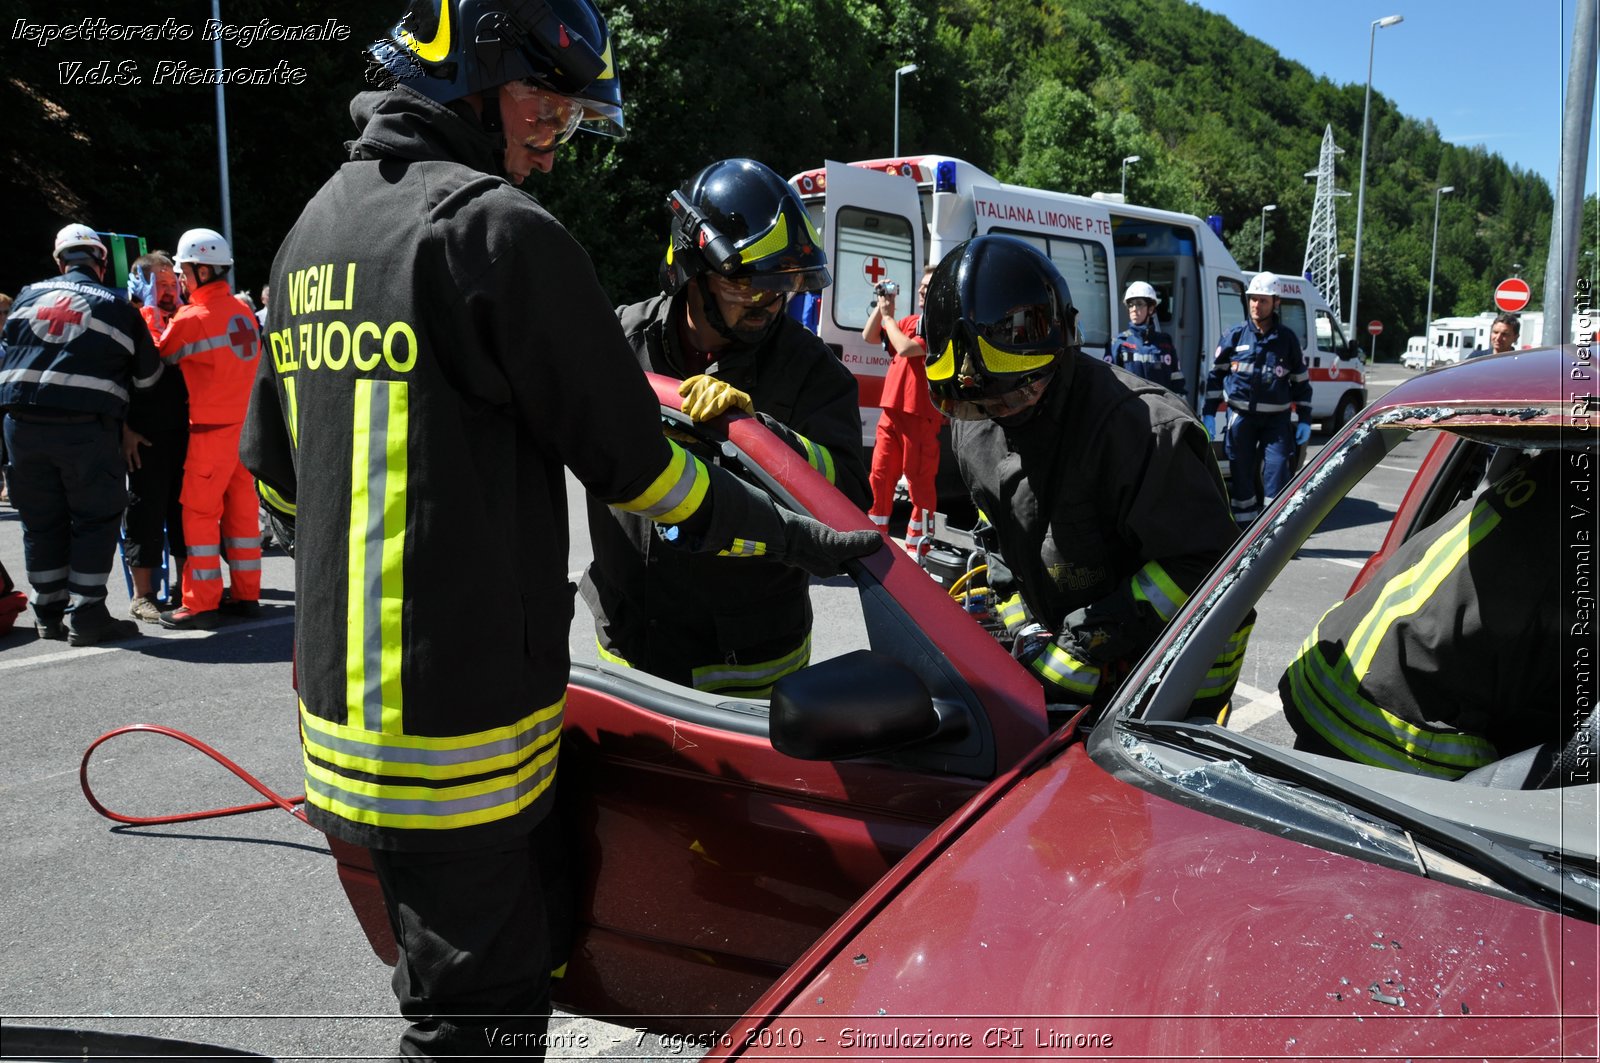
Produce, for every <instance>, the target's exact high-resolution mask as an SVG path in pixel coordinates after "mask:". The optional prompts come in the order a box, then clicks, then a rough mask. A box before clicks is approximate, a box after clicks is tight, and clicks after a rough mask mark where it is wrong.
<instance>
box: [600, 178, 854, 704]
mask: <svg viewBox="0 0 1600 1063" xmlns="http://www.w3.org/2000/svg"><path fill="white" fill-rule="evenodd" d="M667 206H668V209H669V210H670V211H671V212H672V232H671V243H670V244H669V245H668V249H667V257H666V260H665V261H664V262H663V263H662V265H661V287H662V293H661V294H660V295H657V296H655V297H654V298H651V299H647V300H645V301H644V302H641V303H635V304H633V305H632V306H624V307H621V308H619V309H618V311H617V316H618V317H619V319H620V320H621V322H622V329H623V332H624V333H625V334H626V335H627V338H628V342H629V343H630V344H631V345H632V347H633V352H634V355H635V357H636V358H637V359H638V361H639V364H640V366H642V367H643V368H644V369H646V370H648V371H649V372H652V373H660V374H662V375H664V376H671V377H676V378H678V379H680V380H682V381H683V383H682V386H681V387H680V388H679V393H680V394H682V395H683V396H684V402H683V410H684V412H685V413H687V414H688V415H689V416H690V417H692V418H694V419H695V420H696V421H707V420H710V419H712V418H715V417H719V416H721V415H723V414H725V413H730V412H738V411H743V412H744V413H747V414H750V415H751V416H754V417H758V418H760V419H761V421H762V422H763V423H764V424H765V425H766V426H767V427H768V428H770V429H771V430H772V431H773V432H775V433H777V434H778V435H779V436H780V437H781V438H782V439H783V440H784V442H786V443H788V444H789V446H791V447H793V448H794V450H795V451H796V452H797V453H798V454H799V455H800V456H801V457H803V458H804V459H805V460H806V461H807V462H808V463H809V464H810V465H811V466H812V468H814V469H816V470H817V472H819V473H821V474H822V475H823V476H825V477H827V479H828V481H829V482H830V483H833V484H835V485H836V486H838V488H839V490H841V491H843V492H844V494H845V496H846V497H848V498H849V499H850V501H852V502H853V503H855V504H856V505H857V506H861V507H862V508H865V506H866V503H867V499H868V492H867V475H866V467H865V464H864V463H863V462H862V459H861V443H860V439H861V422H860V418H859V415H858V413H857V394H856V382H855V377H853V376H852V375H851V374H850V371H849V370H848V369H846V368H845V367H844V364H843V363H842V362H840V361H839V359H838V358H837V357H835V356H834V354H833V352H832V351H831V350H829V349H828V346H827V345H826V344H825V343H823V342H822V340H821V339H819V338H818V337H817V336H816V335H814V334H813V333H810V332H808V331H806V329H805V328H804V327H803V326H802V325H801V324H800V323H799V322H797V321H796V320H795V319H794V318H792V317H790V316H789V315H788V314H786V313H784V302H785V300H786V299H787V297H788V296H790V295H792V294H795V293H799V292H807V291H820V290H821V289H822V288H824V287H826V286H827V285H828V284H830V283H831V282H832V279H833V278H832V276H831V275H830V274H829V272H828V261H827V256H826V255H825V254H824V253H823V250H822V241H821V238H820V237H819V236H818V235H817V231H816V229H815V228H814V227H813V226H812V224H811V218H810V216H809V215H808V214H807V213H806V210H805V208H804V207H803V206H802V205H801V203H800V200H799V198H798V197H796V196H795V193H794V190H793V189H791V188H790V187H789V185H788V183H787V182H785V181H784V179H783V178H782V177H779V176H778V174H777V173H775V172H774V171H773V170H771V169H770V168H768V167H766V166H764V165H762V164H761V163H759V162H755V161H753V160H751V159H725V160H723V161H721V162H716V163H712V164H711V165H710V166H707V167H706V168H705V169H703V170H701V171H700V172H699V173H698V174H696V175H695V176H694V177H693V178H692V179H691V180H690V181H689V182H688V183H687V184H686V185H685V186H684V187H683V188H681V189H678V190H675V191H674V192H672V193H671V194H670V195H669V196H668V197H667ZM686 446H688V448H689V449H690V450H694V449H695V448H694V446H693V445H692V444H689V443H686ZM705 453H706V456H708V457H715V455H714V454H711V452H710V451H706V452H705ZM589 530H590V537H591V540H592V542H593V545H594V563H593V564H591V565H590V566H589V569H588V571H587V572H586V573H585V574H584V578H583V582H582V591H583V596H584V600H585V601H586V602H587V603H588V605H589V608H590V609H591V610H592V611H593V613H594V618H595V638H596V640H597V641H598V642H599V645H600V650H601V654H602V656H603V657H605V658H606V659H607V660H610V661H613V662H616V663H622V664H627V665H630V666H632V667H635V668H639V669H642V670H644V671H646V672H649V673H650V674H651V675H657V676H661V677H662V678H664V679H668V680H671V681H673V682H676V683H681V684H684V685H685V686H692V687H695V688H696V689H698V690H705V691H710V692H715V693H719V694H726V695H729V696H733V697H750V698H760V697H765V696H766V695H767V693H768V692H769V691H770V690H771V688H772V684H773V683H774V682H776V681H777V680H778V679H780V678H782V677H783V676H785V675H788V674H789V673H791V672H796V671H799V670H800V669H801V668H804V667H805V666H806V665H807V664H808V663H810V660H811V599H810V593H809V590H808V581H807V578H806V574H805V573H804V572H799V571H796V570H795V569H793V568H791V567H789V566H786V565H782V564H778V563H775V562H773V561H772V560H771V559H770V558H768V557H719V556H709V555H707V556H701V555H691V554H688V553H686V552H685V551H683V550H678V549H674V548H673V547H671V546H669V545H667V544H665V543H662V542H661V541H660V539H659V537H658V536H657V535H656V533H655V531H654V530H653V528H652V527H651V525H650V522H649V521H647V520H645V519H644V518H643V517H641V516H639V515H637V514H633V513H624V512H621V511H619V510H617V509H614V508H612V507H610V506H607V505H606V504H605V503H604V502H603V501H602V500H600V499H597V498H595V497H594V496H593V495H591V496H590V497H589Z"/></svg>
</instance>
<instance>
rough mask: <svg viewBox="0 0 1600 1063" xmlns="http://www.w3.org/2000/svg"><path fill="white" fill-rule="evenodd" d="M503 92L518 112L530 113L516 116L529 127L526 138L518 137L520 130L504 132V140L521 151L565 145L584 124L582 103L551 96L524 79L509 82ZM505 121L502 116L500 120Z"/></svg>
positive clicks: (564, 97)
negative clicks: (513, 141) (521, 149)
mask: <svg viewBox="0 0 1600 1063" xmlns="http://www.w3.org/2000/svg"><path fill="white" fill-rule="evenodd" d="M502 90H503V91H504V92H505V94H506V95H507V96H508V97H510V99H511V100H513V101H514V102H515V103H516V104H517V105H518V109H519V111H531V113H528V114H524V115H519V117H521V118H522V121H524V122H525V123H527V125H528V126H529V127H530V128H529V130H528V132H527V134H526V135H524V136H521V137H518V136H517V133H519V132H521V131H520V130H513V129H511V128H509V127H508V128H507V129H506V137H507V139H510V140H516V141H518V142H519V143H521V144H522V145H523V146H524V147H528V148H532V149H533V150H535V151H545V150H548V149H550V148H554V147H556V146H558V145H560V144H565V143H566V142H567V141H569V140H571V139H572V134H574V133H576V132H577V131H578V127H579V126H580V125H582V124H583V119H584V114H585V113H586V112H585V108H584V105H583V101H582V100H579V99H576V98H574V97H572V96H563V95H561V94H560V93H559V92H551V91H550V90H549V89H546V88H543V87H541V86H539V85H536V84H534V83H533V82H532V81H529V80H526V79H524V80H522V81H508V82H506V84H505V85H504V86H502ZM504 118H505V116H502V120H504Z"/></svg>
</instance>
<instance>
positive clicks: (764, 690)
mask: <svg viewBox="0 0 1600 1063" xmlns="http://www.w3.org/2000/svg"><path fill="white" fill-rule="evenodd" d="M810 663H811V633H810V632H807V633H806V638H805V641H804V642H802V643H801V644H800V645H799V646H798V647H796V648H795V649H794V650H791V651H790V652H789V653H786V654H784V655H783V656H782V657H778V658H775V659H774V660H770V661H757V662H755V663H753V664H711V665H706V666H705V667H703V668H695V669H692V670H691V671H690V681H691V682H692V683H693V684H694V688H695V689H696V690H704V691H705V692H707V693H708V694H733V693H737V694H741V695H743V696H745V697H752V698H760V697H766V696H767V695H769V694H771V693H772V684H774V683H776V682H777V681H778V680H780V679H782V678H783V677H784V676H786V675H789V674H791V673H794V672H798V671H799V670H800V669H802V668H804V667H805V666H806V665H808V664H810Z"/></svg>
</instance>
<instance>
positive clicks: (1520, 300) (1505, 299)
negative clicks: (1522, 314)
mask: <svg viewBox="0 0 1600 1063" xmlns="http://www.w3.org/2000/svg"><path fill="white" fill-rule="evenodd" d="M1532 295H1533V292H1532V290H1531V289H1530V288H1529V287H1528V282H1527V281H1525V280H1523V279H1522V278H1521V277H1507V278H1506V279H1505V280H1503V281H1501V282H1500V285H1499V287H1497V288H1495V290H1494V305H1495V306H1498V307H1499V308H1500V309H1501V310H1503V311H1505V312H1506V313H1508V314H1515V313H1516V312H1517V311H1518V310H1521V309H1522V308H1523V307H1525V306H1527V305H1528V299H1529V298H1530V297H1531V296H1532Z"/></svg>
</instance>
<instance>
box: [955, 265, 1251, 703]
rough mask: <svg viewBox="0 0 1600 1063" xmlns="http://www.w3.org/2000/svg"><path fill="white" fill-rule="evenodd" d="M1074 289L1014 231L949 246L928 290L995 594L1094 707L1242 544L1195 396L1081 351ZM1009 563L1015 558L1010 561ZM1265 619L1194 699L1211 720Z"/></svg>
mask: <svg viewBox="0 0 1600 1063" xmlns="http://www.w3.org/2000/svg"><path fill="white" fill-rule="evenodd" d="M1076 317H1077V312H1076V310H1074V308H1073V305H1072V295H1071V293H1070V292H1069V291H1068V289H1067V282H1066V281H1065V280H1064V279H1063V278H1062V276H1061V274H1060V273H1059V272H1058V271H1057V270H1056V267H1055V265H1054V264H1053V263H1051V261H1050V260H1049V259H1048V258H1046V257H1045V256H1044V255H1043V254H1042V253H1040V252H1039V251H1037V250H1035V249H1034V248H1033V247H1031V246H1030V245H1028V244H1026V243H1023V242H1022V241H1020V240H1017V239H1013V238H1011V237H1007V236H980V237H978V238H977V239H974V240H969V241H968V242H967V243H965V244H962V245H961V246H960V247H957V248H956V249H955V250H953V251H951V252H950V253H949V254H948V255H947V256H946V257H945V258H944V260H943V261H942V262H941V263H940V264H939V267H938V269H937V270H936V271H935V273H934V276H933V281H932V283H931V284H930V285H929V287H928V301H927V306H926V309H925V311H924V325H925V328H926V332H927V337H928V366H927V372H928V383H929V386H930V388H931V389H932V391H933V395H934V399H935V401H936V402H937V403H938V405H939V407H940V409H941V410H943V411H944V412H945V413H947V414H949V415H950V416H951V417H952V418H954V424H953V430H952V444H953V446H954V451H955V456H956V459H957V461H958V463H959V465H960V468H961V476H962V479H964V480H965V481H966V483H967V487H968V489H969V490H970V491H971V492H972V497H973V501H974V502H975V503H976V504H977V506H978V508H979V509H980V510H981V511H982V512H983V513H984V514H986V515H987V516H988V518H989V520H990V521H991V522H992V523H993V525H994V535H995V537H996V539H997V540H998V543H999V551H998V554H999V556H998V558H997V557H996V556H995V554H994V553H991V554H990V556H989V585H990V587H991V588H992V589H993V590H994V592H995V595H996V597H997V598H998V599H999V600H1000V602H1001V609H1000V612H1001V616H1002V618H1003V619H1004V620H1005V623H1006V627H1007V630H1008V632H1011V633H1012V634H1013V635H1014V636H1016V639H1015V647H1016V649H1015V652H1016V653H1017V656H1018V658H1019V660H1021V661H1022V662H1023V663H1024V664H1025V665H1026V666H1027V667H1028V668H1029V669H1030V670H1031V671H1032V672H1033V674H1034V675H1035V677H1037V678H1038V679H1039V681H1040V682H1041V683H1042V684H1043V685H1044V687H1045V691H1046V696H1047V699H1048V700H1052V701H1056V702H1065V703H1069V704H1080V705H1081V704H1099V703H1101V702H1102V701H1103V699H1104V696H1105V695H1108V694H1109V693H1110V692H1111V690H1112V689H1114V688H1115V686H1116V684H1117V683H1118V682H1120V681H1121V679H1122V678H1123V676H1124V675H1125V674H1126V671H1127V668H1128V666H1129V665H1131V663H1132V662H1133V661H1134V660H1135V659H1136V658H1138V657H1139V655H1141V654H1142V653H1143V652H1144V651H1145V650H1146V649H1147V648H1148V647H1149V646H1150V644H1151V642H1153V641H1154V640H1155V638H1156V636H1157V635H1158V634H1159V633H1160V631H1161V629H1162V627H1164V626H1165V625H1166V623H1167V621H1168V620H1169V619H1171V618H1172V616H1173V614H1174V613H1175V612H1176V611H1177V610H1178V608H1179V607H1180V606H1181V605H1183V603H1184V602H1185V600H1187V598H1188V596H1189V593H1190V592H1191V591H1192V590H1193V589H1194V588H1195V586H1196V585H1197V584H1198V583H1199V582H1200V579H1201V578H1202V577H1203V576H1204V575H1205V574H1206V572H1207V571H1208V570H1209V569H1210V568H1211V567H1212V565H1214V564H1215V563H1216V562H1217V560H1218V559H1219V558H1220V557H1221V556H1222V554H1223V552H1224V551H1225V550H1227V548H1228V547H1229V545H1230V544H1231V543H1232V542H1233V540H1234V538H1235V536H1236V534H1237V533H1236V529H1235V527H1234V525H1233V521H1232V520H1231V519H1230V517H1229V513H1228V501H1227V494H1226V492H1225V491H1224V488H1223V485H1222V477H1221V475H1220V473H1219V472H1218V470H1217V467H1216V464H1215V463H1214V462H1213V461H1212V459H1211V455H1210V443H1209V441H1208V439H1207V437H1206V433H1205V430H1204V429H1203V428H1202V427H1201V425H1200V422H1199V421H1198V420H1196V419H1195V417H1194V415H1193V414H1192V413H1190V412H1189V410H1188V409H1187V407H1186V406H1185V405H1184V403H1183V401H1182V400H1181V399H1180V398H1178V397H1177V396H1176V395H1174V394H1173V393H1172V392H1171V391H1168V390H1167V389H1166V388H1165V387H1163V386H1161V385H1159V384H1155V383H1151V382H1150V381H1146V380H1141V379H1139V378H1137V377H1134V376H1132V375H1130V374H1128V373H1126V372H1124V371H1122V370H1120V369H1117V368H1114V367H1113V366H1110V365H1108V364H1106V363H1105V362H1104V361H1103V360H1101V359H1099V358H1095V357H1092V356H1090V355H1086V354H1084V353H1082V352H1081V351H1080V350H1079V347H1078V333H1077V328H1076V324H1075V321H1076ZM1002 562H1003V563H1002ZM1253 617H1254V614H1253V613H1252V614H1251V617H1250V618H1247V619H1246V621H1245V623H1244V624H1243V625H1241V627H1240V629H1239V630H1238V631H1236V632H1235V633H1234V634H1233V635H1232V636H1231V638H1230V639H1229V641H1228V644H1227V646H1226V648H1225V650H1224V652H1223V654H1222V656H1221V657H1220V658H1219V659H1218V661H1217V662H1216V665H1215V666H1214V667H1213V669H1212V670H1211V672H1210V674H1209V675H1208V676H1207V678H1206V681H1205V685H1204V686H1203V687H1202V688H1200V689H1199V690H1197V691H1196V693H1195V697H1194V705H1193V712H1194V713H1195V714H1196V715H1207V716H1212V717H1215V716H1217V715H1218V714H1219V713H1220V711H1221V710H1222V708H1223V707H1224V706H1225V705H1226V704H1227V700H1228V698H1229V696H1230V695H1231V694H1232V691H1233V687H1234V684H1235V682H1236V681H1237V679H1238V676H1239V669H1240V665H1241V663H1242V661H1243V657H1244V650H1245V644H1246V641H1247V639H1248V637H1249V632H1250V627H1249V625H1250V624H1251V623H1252V622H1253Z"/></svg>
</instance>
